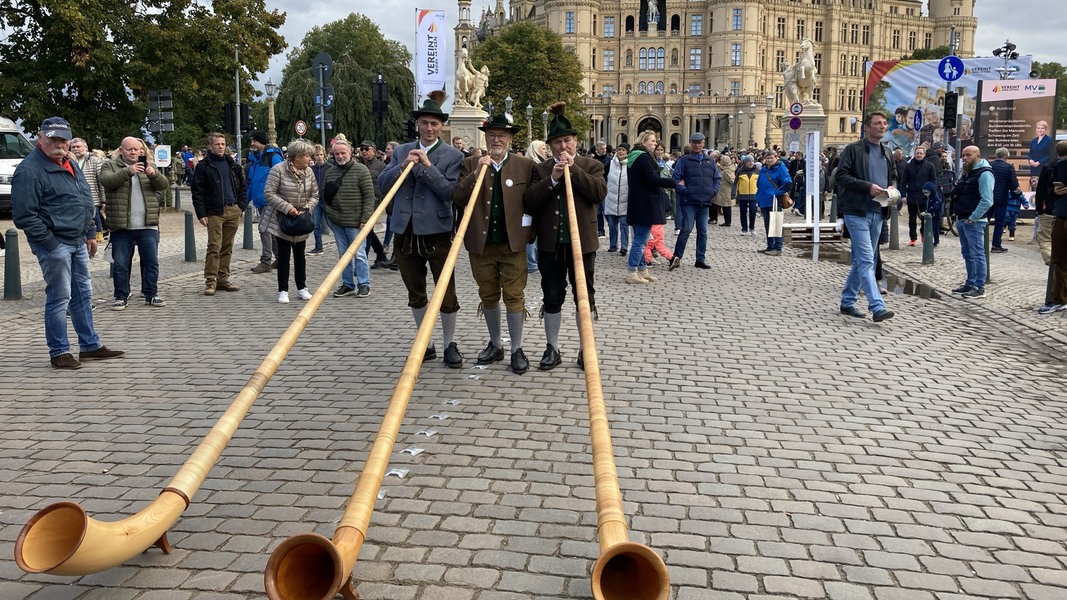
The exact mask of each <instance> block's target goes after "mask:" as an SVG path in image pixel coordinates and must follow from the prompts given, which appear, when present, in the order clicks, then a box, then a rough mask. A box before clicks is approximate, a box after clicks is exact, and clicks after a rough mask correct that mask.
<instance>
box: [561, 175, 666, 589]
mask: <svg viewBox="0 0 1067 600" xmlns="http://www.w3.org/2000/svg"><path fill="white" fill-rule="evenodd" d="M563 183H564V189H565V191H566V197H567V221H568V227H569V229H570V234H571V259H572V261H573V263H574V292H575V294H576V296H577V298H578V327H579V329H580V331H581V338H582V357H583V364H584V368H585V392H586V395H587V396H588V402H589V437H590V440H591V445H592V447H593V481H594V484H595V486H596V512H597V537H598V538H599V540H600V556H599V557H598V558H597V560H596V562H595V563H593V573H592V588H593V598H595V599H596V600H667V596H668V595H669V594H670V587H671V583H670V575H669V574H668V573H667V565H665V564H664V563H663V559H661V558H660V557H659V555H658V554H656V553H655V552H653V551H652V549H651V548H649V547H648V546H645V545H644V544H639V543H637V542H631V541H630V539H629V536H628V535H627V533H626V515H625V514H624V513H623V507H622V492H620V491H619V478H618V472H617V471H616V469H615V455H614V450H613V449H612V447H611V432H610V431H609V429H608V414H607V409H606V407H605V405H604V389H603V386H602V385H601V380H600V361H599V359H598V356H597V351H596V340H595V339H594V337H593V316H592V310H591V308H590V306H589V290H588V289H587V288H586V284H585V265H584V264H583V258H582V242H581V237H580V235H581V234H580V233H579V231H578V216H577V213H575V210H574V189H573V188H572V187H571V171H570V165H564V167H563Z"/></svg>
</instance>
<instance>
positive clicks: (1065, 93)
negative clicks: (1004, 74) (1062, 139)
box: [1033, 61, 1067, 133]
mask: <svg viewBox="0 0 1067 600" xmlns="http://www.w3.org/2000/svg"><path fill="white" fill-rule="evenodd" d="M1033 68H1034V71H1035V72H1036V73H1037V78H1038V79H1055V80H1056V125H1055V127H1056V130H1057V131H1065V130H1067V68H1064V66H1063V65H1061V64H1060V63H1058V62H1047V63H1042V62H1037V61H1034V65H1033ZM1050 133H1051V132H1050Z"/></svg>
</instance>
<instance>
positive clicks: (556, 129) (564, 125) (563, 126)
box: [545, 102, 578, 142]
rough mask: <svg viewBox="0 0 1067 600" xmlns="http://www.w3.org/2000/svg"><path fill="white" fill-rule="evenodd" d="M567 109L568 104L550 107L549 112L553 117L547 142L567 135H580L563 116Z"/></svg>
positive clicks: (558, 103) (549, 125) (559, 103)
mask: <svg viewBox="0 0 1067 600" xmlns="http://www.w3.org/2000/svg"><path fill="white" fill-rule="evenodd" d="M566 107H567V103H566V102H556V103H555V104H553V105H552V106H549V107H548V112H549V114H551V115H552V119H551V120H550V121H549V122H548V139H547V140H545V141H546V142H548V141H551V140H554V139H556V138H558V137H562V136H565V135H574V136H576V135H578V131H577V130H575V129H574V128H573V127H571V122H570V121H569V120H567V117H566V116H564V115H563V109H564V108H566Z"/></svg>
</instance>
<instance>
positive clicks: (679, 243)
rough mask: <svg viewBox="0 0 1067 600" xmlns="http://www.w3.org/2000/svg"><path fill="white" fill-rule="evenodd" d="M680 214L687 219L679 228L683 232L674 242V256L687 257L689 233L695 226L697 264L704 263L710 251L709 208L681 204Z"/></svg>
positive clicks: (679, 206)
mask: <svg viewBox="0 0 1067 600" xmlns="http://www.w3.org/2000/svg"><path fill="white" fill-rule="evenodd" d="M678 212H680V213H682V214H683V215H684V216H685V218H683V219H682V223H681V226H680V227H679V229H681V231H680V232H679V233H678V239H676V240H675V241H674V256H675V257H676V258H682V257H683V256H685V244H686V243H687V242H688V241H689V233H690V232H692V231H693V226H694V225H696V228H697V262H704V258H705V256H704V255H705V254H706V253H707V251H708V207H707V206H698V205H696V204H680V205H678Z"/></svg>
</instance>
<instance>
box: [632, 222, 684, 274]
mask: <svg viewBox="0 0 1067 600" xmlns="http://www.w3.org/2000/svg"><path fill="white" fill-rule="evenodd" d="M633 228H634V243H633V245H631V246H630V251H629V252H628V253H627V254H626V268H627V269H629V270H631V271H637V270H641V271H644V270H645V244H647V243H648V238H649V236H651V235H652V226H651V225H634V226H633ZM675 256H678V255H677V254H675Z"/></svg>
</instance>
